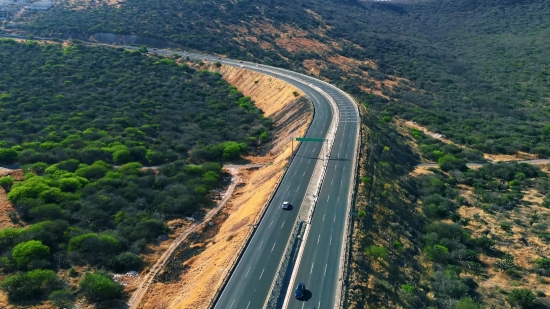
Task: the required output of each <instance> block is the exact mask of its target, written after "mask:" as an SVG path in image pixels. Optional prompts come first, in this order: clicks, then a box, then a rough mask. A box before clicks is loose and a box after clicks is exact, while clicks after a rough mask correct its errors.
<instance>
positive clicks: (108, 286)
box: [79, 272, 124, 301]
mask: <svg viewBox="0 0 550 309" xmlns="http://www.w3.org/2000/svg"><path fill="white" fill-rule="evenodd" d="M79 287H80V289H81V290H82V293H83V294H84V296H86V298H88V300H90V301H103V300H111V299H117V298H120V297H121V296H122V290H123V289H124V288H123V287H122V286H121V285H120V284H119V283H117V282H115V281H113V279H112V278H111V277H109V276H108V275H106V274H105V273H102V272H96V273H93V274H90V273H87V274H86V275H84V278H82V280H81V281H80V283H79Z"/></svg>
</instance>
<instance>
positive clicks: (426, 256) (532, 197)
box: [345, 110, 550, 309]
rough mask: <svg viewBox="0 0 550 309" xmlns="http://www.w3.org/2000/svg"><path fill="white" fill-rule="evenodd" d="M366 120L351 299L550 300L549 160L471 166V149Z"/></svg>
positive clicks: (526, 303) (419, 302)
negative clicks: (431, 164) (428, 164)
mask: <svg viewBox="0 0 550 309" xmlns="http://www.w3.org/2000/svg"><path fill="white" fill-rule="evenodd" d="M362 120H363V125H364V126H363V149H362V152H361V167H362V169H361V175H360V176H361V185H360V187H359V192H358V197H357V208H358V212H357V217H356V220H355V229H354V237H353V246H354V251H353V257H352V259H351V274H350V278H349V281H348V283H347V284H346V285H345V286H346V287H347V289H348V290H347V291H348V293H347V306H348V308H449V309H466V308H467V309H478V308H479V309H481V308H517V307H519V308H548V307H549V306H550V302H549V301H548V299H547V295H548V294H549V293H550V285H549V282H550V281H549V280H548V275H549V273H548V269H549V268H550V266H549V265H550V263H549V261H550V259H549V258H548V257H549V255H550V249H549V246H548V239H549V238H548V235H549V229H548V227H549V226H550V225H549V224H550V221H549V218H550V212H549V211H548V208H549V206H550V194H549V191H548V190H549V188H550V178H549V172H548V167H547V166H545V167H542V168H540V167H536V166H532V165H529V164H524V163H522V164H517V163H497V164H493V163H487V164H485V165H483V166H482V167H480V168H477V169H468V168H467V167H466V166H465V165H464V164H463V163H464V161H461V160H462V159H463V158H468V157H470V156H472V155H473V154H472V153H471V152H470V151H469V150H467V149H464V148H462V150H461V148H460V147H458V146H456V145H452V144H444V143H442V142H440V141H439V140H436V139H433V138H430V137H428V136H426V135H424V134H423V133H421V132H420V131H419V130H417V129H408V128H404V127H400V126H399V124H398V123H395V122H391V121H388V122H386V121H380V120H381V119H380V115H377V114H376V113H373V112H369V111H366V110H364V111H363V119H362ZM410 154H413V155H410ZM419 156H422V159H427V158H428V159H430V160H433V158H434V157H437V156H439V157H440V158H445V159H444V160H441V159H440V160H439V163H440V164H439V165H440V166H439V168H424V167H416V166H415V165H416V163H418V162H419V161H420V159H421V158H420V157H419ZM451 156H452V157H451ZM455 156H456V157H455Z"/></svg>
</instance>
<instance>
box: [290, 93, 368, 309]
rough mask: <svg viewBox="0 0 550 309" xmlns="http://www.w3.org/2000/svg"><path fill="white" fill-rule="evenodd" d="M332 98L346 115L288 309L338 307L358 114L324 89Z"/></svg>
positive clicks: (344, 98)
mask: <svg viewBox="0 0 550 309" xmlns="http://www.w3.org/2000/svg"><path fill="white" fill-rule="evenodd" d="M322 89H323V90H325V91H326V92H327V93H328V94H329V95H331V96H332V97H333V98H334V100H335V101H336V103H337V104H338V106H339V110H340V111H341V112H340V113H342V112H343V111H344V115H341V116H340V118H341V119H340V123H339V125H338V131H337V133H336V138H335V142H334V146H333V149H332V152H331V154H330V161H329V165H328V167H327V174H326V177H325V181H324V182H323V185H322V187H321V191H320V193H319V199H318V202H317V207H316V208H315V212H314V214H313V218H312V220H311V226H310V231H309V235H308V238H307V242H306V244H305V248H304V251H303V252H304V253H303V256H302V258H301V261H300V263H299V267H298V270H297V273H296V277H295V280H294V282H293V283H292V285H291V287H290V293H291V295H290V296H289V299H288V307H287V308H291V309H294V308H308V307H313V308H317V309H318V308H337V307H338V305H339V304H337V303H335V301H336V299H338V298H337V296H339V295H337V294H336V293H337V291H338V289H337V287H338V285H339V284H340V282H339V281H338V280H339V279H340V278H339V275H340V273H339V270H340V269H339V267H340V257H341V250H342V245H343V243H342V242H343V240H344V236H345V235H344V233H345V231H344V222H345V219H346V216H347V215H348V205H349V204H350V203H351V202H352V201H351V200H350V199H351V196H350V195H349V191H350V189H351V188H352V186H353V185H354V183H353V179H354V174H355V173H354V163H355V154H356V150H357V147H358V145H357V138H358V136H357V134H358V132H359V131H358V126H359V125H360V123H359V115H358V113H357V111H356V110H355V106H353V104H354V103H353V102H350V100H349V99H348V98H347V97H345V96H344V95H343V94H342V93H339V92H337V91H334V90H332V89H329V88H328V87H326V86H325V87H323V88H322ZM298 282H303V283H305V286H306V293H305V297H304V299H303V300H297V299H294V289H295V287H296V285H297V283H298Z"/></svg>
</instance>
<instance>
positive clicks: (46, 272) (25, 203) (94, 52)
mask: <svg viewBox="0 0 550 309" xmlns="http://www.w3.org/2000/svg"><path fill="white" fill-rule="evenodd" d="M181 60H182V59H175V58H163V57H157V56H150V55H147V54H143V53H141V52H139V51H135V52H131V51H125V50H123V49H114V48H104V47H87V46H84V45H81V44H68V43H65V44H38V43H37V42H33V41H27V42H16V41H14V40H0V66H2V71H1V72H0V119H1V120H2V121H1V126H0V136H1V140H0V164H15V165H21V168H22V170H18V171H17V172H5V171H2V174H1V176H5V177H0V186H1V188H0V191H1V192H0V196H1V202H2V209H1V210H2V212H4V211H6V212H7V216H5V215H6V214H4V213H2V216H1V217H0V218H1V221H0V222H2V223H5V224H3V225H2V226H0V280H1V281H0V289H1V290H2V293H0V306H4V305H6V303H5V302H4V300H5V299H6V298H7V300H8V301H9V302H10V304H14V305H16V306H17V305H22V306H40V305H44V301H46V300H49V302H48V303H46V304H45V305H44V306H48V307H49V308H51V307H52V306H56V307H60V308H64V307H67V306H69V305H71V304H73V303H74V302H75V299H76V298H78V302H80V303H82V302H83V301H84V299H85V300H86V302H87V303H96V304H97V306H100V307H106V308H113V307H115V306H117V304H118V302H119V301H120V300H121V299H122V298H124V297H125V294H124V293H123V290H124V288H123V286H121V285H120V284H119V283H118V282H117V281H113V278H112V277H111V275H110V273H113V272H115V273H126V272H128V271H137V272H140V271H141V270H142V269H143V268H145V267H147V266H149V265H147V264H148V258H150V255H152V254H153V255H154V253H155V250H157V249H159V245H161V244H162V242H163V240H167V239H168V237H167V235H170V234H172V233H173V232H175V231H176V230H177V229H178V228H180V227H182V226H186V225H189V224H190V223H189V222H191V221H196V220H200V219H201V218H202V216H204V213H205V212H206V211H207V210H208V209H210V208H212V206H214V205H215V203H214V202H215V201H214V199H215V195H216V193H217V192H218V193H219V192H221V191H222V190H223V189H224V188H225V187H227V186H228V184H229V181H228V180H227V178H231V177H228V175H227V174H226V173H224V172H223V171H222V163H224V162H232V161H236V160H237V161H238V160H242V157H241V156H244V155H251V154H254V152H255V151H257V149H258V147H259V146H263V145H264V144H266V143H267V142H268V141H269V140H270V137H269V134H271V132H273V131H272V130H271V120H269V119H268V118H265V117H264V116H263V113H262V111H261V110H259V109H258V108H257V107H256V106H255V105H254V104H253V102H252V101H251V98H250V97H245V96H243V95H242V93H241V92H240V91H238V90H237V88H236V87H234V86H231V85H229V84H228V83H227V81H225V80H224V79H223V78H222V76H221V74H220V73H217V72H211V71H208V70H206V69H207V68H206V66H204V65H203V66H202V67H201V66H200V65H198V64H187V63H184V62H182V61H181ZM190 65H192V66H193V67H192V66H190ZM195 67H196V68H195ZM144 166H149V168H146V167H144ZM8 174H11V176H7V175H8ZM6 193H7V194H6ZM6 197H7V200H6ZM175 218H177V219H179V220H176V221H178V222H176V223H178V224H179V225H178V224H176V225H174V224H171V225H170V226H169V225H168V224H167V223H169V222H170V221H173V219H175ZM183 218H187V219H186V220H183ZM8 219H9V220H10V221H11V222H6V221H7V220H8ZM186 221H188V222H186ZM159 236H160V238H159ZM148 256H149V257H148ZM144 257H145V258H144Z"/></svg>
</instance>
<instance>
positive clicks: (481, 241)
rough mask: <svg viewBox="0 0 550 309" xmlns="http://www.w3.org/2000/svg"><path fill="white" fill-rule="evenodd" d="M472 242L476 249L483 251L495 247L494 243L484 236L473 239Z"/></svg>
mask: <svg viewBox="0 0 550 309" xmlns="http://www.w3.org/2000/svg"><path fill="white" fill-rule="evenodd" d="M474 242H475V244H476V245H477V246H478V247H481V248H483V249H490V248H491V247H493V246H494V245H495V241H494V240H492V239H491V238H489V237H487V236H486V235H483V236H481V237H478V238H475V239H474Z"/></svg>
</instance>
